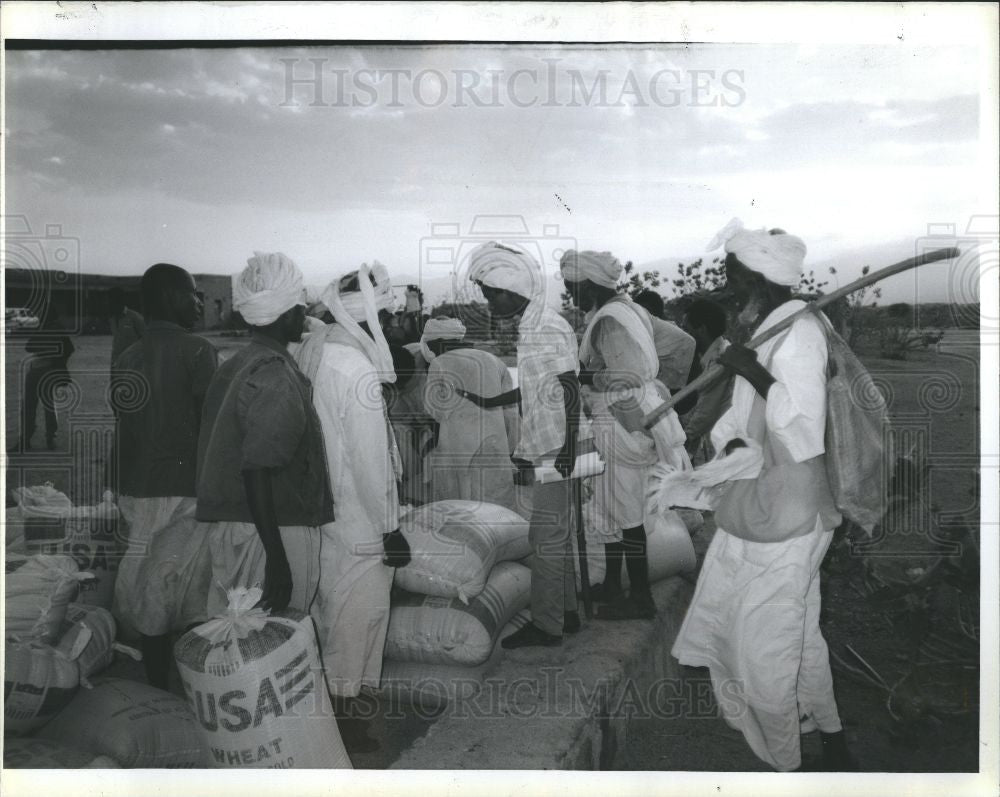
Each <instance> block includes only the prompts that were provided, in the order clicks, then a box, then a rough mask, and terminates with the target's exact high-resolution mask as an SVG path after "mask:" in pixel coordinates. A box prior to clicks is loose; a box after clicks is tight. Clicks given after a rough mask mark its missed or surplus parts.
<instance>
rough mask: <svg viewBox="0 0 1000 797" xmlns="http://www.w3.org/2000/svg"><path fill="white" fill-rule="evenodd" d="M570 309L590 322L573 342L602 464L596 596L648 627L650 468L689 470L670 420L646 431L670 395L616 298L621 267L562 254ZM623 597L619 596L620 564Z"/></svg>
mask: <svg viewBox="0 0 1000 797" xmlns="http://www.w3.org/2000/svg"><path fill="white" fill-rule="evenodd" d="M560 271H561V273H562V277H563V280H564V281H565V283H566V289H567V290H568V291H569V293H570V295H571V296H572V297H573V301H574V303H575V304H576V305H577V306H578V307H580V308H581V309H582V310H584V311H585V312H591V311H593V317H592V318H591V320H590V323H589V324H588V326H587V330H586V332H584V335H583V340H582V341H581V342H580V363H581V382H582V383H583V384H584V385H585V386H587V387H588V388H589V389H588V390H587V391H586V393H585V405H586V407H587V409H588V410H589V414H590V417H591V423H592V427H593V430H594V444H595V446H596V447H597V450H598V451H599V452H600V453H601V456H602V458H603V459H604V461H605V462H606V463H607V465H606V470H605V473H604V475H603V476H602V477H600V478H598V479H597V480H595V485H594V491H595V495H594V499H593V500H594V502H595V509H596V510H597V512H596V514H597V515H598V517H601V516H603V521H602V522H600V526H601V529H600V531H601V532H603V535H604V551H605V562H606V567H605V580H604V583H603V585H601V586H600V587H599V588H598V589H597V590H596V591H595V597H597V598H598V599H599V600H600V601H601V602H602V603H604V604H605V605H603V606H601V607H600V608H599V610H598V613H597V616H598V617H599V618H602V619H609V620H625V619H649V618H652V617H653V616H654V615H655V614H656V607H655V605H654V603H653V597H652V593H651V592H650V587H649V575H648V562H647V557H646V531H645V526H644V522H645V506H646V500H645V493H646V482H647V477H648V472H649V468H650V466H652V465H654V464H655V463H656V462H657V461H660V462H663V463H664V464H666V465H668V466H670V467H673V468H676V469H686V468H689V467H690V461H689V459H688V456H687V452H686V451H685V450H684V432H683V430H682V429H681V426H680V422H679V421H678V420H677V414H676V413H675V412H673V411H671V412H669V413H667V414H666V415H665V416H663V418H661V419H660V421H659V422H658V423H657V424H656V425H655V426H654V427H653V429H652V430H650V431H647V430H646V429H644V428H643V427H642V424H641V419H642V416H643V415H644V414H645V413H647V412H649V411H651V410H652V409H654V408H655V407H657V406H658V405H659V404H660V403H661V402H662V401H663V400H664V399H665V398H666V397H667V396H668V395H669V394H668V393H667V390H666V387H665V386H664V385H663V384H662V383H660V382H659V381H657V379H656V375H657V373H658V371H659V369H660V362H659V358H658V357H657V352H656V347H655V345H654V342H653V329H652V325H651V323H650V318H649V314H648V313H647V312H646V311H645V310H644V309H643V308H641V307H639V306H638V305H635V304H634V303H633V302H632V301H631V299H629V298H628V297H627V296H625V295H623V294H620V293H618V292H617V288H616V286H617V283H618V279H619V277H620V276H621V272H622V266H621V263H620V262H619V261H618V260H617V259H616V258H614V257H613V256H612V255H610V254H609V253H607V252H592V251H583V252H577V251H575V250H569V251H568V252H566V253H565V254H564V255H563V257H562V260H561V262H560ZM623 559H624V563H625V568H626V570H627V572H628V577H629V594H628V596H627V597H626V596H624V595H623V594H622V585H621V570H622V560H623Z"/></svg>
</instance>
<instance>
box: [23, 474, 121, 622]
mask: <svg viewBox="0 0 1000 797" xmlns="http://www.w3.org/2000/svg"><path fill="white" fill-rule="evenodd" d="M36 489H37V488H36ZM15 511H16V524H17V526H18V529H19V531H18V532H17V534H16V535H15V538H14V539H13V540H12V541H11V542H12V543H13V545H8V550H9V551H15V552H23V553H25V554H48V555H55V554H62V555H65V556H71V557H73V559H75V560H76V563H77V564H78V565H79V566H80V570H82V571H87V572H90V573H93V575H94V578H93V579H90V580H88V581H85V582H83V583H81V585H80V594H79V595H78V596H77V598H76V602H77V603H85V604H88V605H91V606H101V607H103V608H105V609H110V608H111V603H112V600H113V598H114V593H115V576H116V575H117V573H118V565H119V563H120V562H121V558H122V550H123V546H122V544H121V541H120V538H119V524H120V522H121V521H120V515H119V512H118V507H117V506H116V505H115V503H114V501H113V498H112V495H111V494H110V493H105V496H104V500H103V501H102V502H101V503H100V504H96V505H94V506H78V507H72V506H71V507H70V508H69V509H67V510H60V511H59V512H54V511H51V510H47V509H46V510H44V511H43V510H40V509H39V508H38V507H36V506H30V505H27V504H24V503H22V504H21V506H19V507H17V509H16V510H15ZM8 528H9V527H8Z"/></svg>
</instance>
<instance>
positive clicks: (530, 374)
mask: <svg viewBox="0 0 1000 797" xmlns="http://www.w3.org/2000/svg"><path fill="white" fill-rule="evenodd" d="M469 279H470V280H472V281H473V282H474V283H476V284H478V285H479V286H480V287H481V288H482V290H483V294H484V295H485V296H486V301H487V302H489V306H490V313H491V315H492V316H493V317H494V318H514V317H518V316H519V317H520V319H521V321H520V324H519V325H518V341H517V374H518V382H519V385H518V387H517V388H515V389H513V390H509V391H507V392H506V393H501V394H499V395H495V396H492V397H489V398H485V397H483V396H479V395H476V394H473V393H471V392H468V391H465V390H461V389H460V390H458V391H456V392H457V393H458V395H460V396H463V397H465V398H467V399H468V400H469V401H471V402H473V403H474V404H478V405H479V406H480V407H484V408H492V407H503V406H508V405H513V404H517V403H520V407H521V434H520V438H519V439H518V443H517V448H516V449H515V451H514V461H515V462H516V463H517V464H518V465H519V467H521V468H522V477H521V483H527V482H526V479H530V475H531V473H532V472H533V468H534V466H535V465H537V464H539V463H540V462H542V461H543V460H546V459H551V458H552V457H555V466H556V469H557V470H558V471H559V473H560V474H561V475H562V476H563V477H564V479H563V481H556V482H550V483H548V484H538V483H536V484H535V485H534V488H533V490H532V510H531V521H530V524H529V532H528V533H529V537H530V539H531V545H532V549H533V552H534V556H533V557H532V559H531V622H529V623H528V624H527V625H525V626H524V627H523V628H521V629H520V630H519V631H516V632H515V633H513V634H511V635H510V636H508V637H506V638H505V639H503V640H502V641H501V643H500V644H501V645H502V646H503V647H505V648H518V647H525V646H534V645H543V646H554V645H560V644H562V635H563V633H564V632H565V633H574V632H576V631H578V630H579V628H580V616H579V615H578V614H577V611H576V574H575V570H574V564H573V563H574V558H573V539H572V536H571V533H570V528H571V524H570V520H571V517H572V514H571V513H572V483H571V482H570V481H569V476H570V475H571V474H572V472H573V468H574V466H575V464H576V448H577V436H578V431H579V427H580V386H579V383H578V382H577V378H576V368H577V351H576V335H575V334H574V333H573V329H572V328H571V327H570V325H569V324H568V323H567V322H566V320H565V319H564V318H562V317H561V316H560V315H559V314H558V313H557V312H556V311H555V310H554V309H553V308H551V307H549V306H547V305H546V303H545V291H544V283H543V282H542V270H541V268H540V267H539V265H538V263H536V262H535V260H534V258H532V257H531V256H530V255H529V254H527V253H526V252H523V251H521V250H520V249H517V248H515V247H512V246H507V245H505V244H502V243H496V242H494V241H491V242H490V243H487V244H483V245H482V246H480V247H478V248H477V249H476V250H475V251H473V252H472V254H471V255H470V264H469Z"/></svg>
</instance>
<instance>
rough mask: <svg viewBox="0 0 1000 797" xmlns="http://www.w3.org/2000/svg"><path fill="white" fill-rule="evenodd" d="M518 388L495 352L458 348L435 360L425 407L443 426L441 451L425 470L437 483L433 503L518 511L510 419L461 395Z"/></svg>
mask: <svg viewBox="0 0 1000 797" xmlns="http://www.w3.org/2000/svg"><path fill="white" fill-rule="evenodd" d="M512 384H513V383H512V382H511V378H510V374H508V373H507V366H505V365H504V364H503V363H502V362H501V361H500V359H499V358H497V357H495V356H494V355H492V354H490V353H489V352H485V351H478V350H477V349H455V350H454V351H449V352H445V353H444V354H442V355H440V356H438V357H435V358H434V360H433V361H432V362H431V364H430V367H429V368H428V369H427V386H426V388H425V389H424V409H425V410H426V412H427V414H428V415H430V416H431V417H432V418H434V420H436V421H437V422H438V423H439V424H440V427H439V431H438V444H437V448H436V449H435V450H434V451H433V452H432V453H431V455H430V456H429V457H428V463H427V465H426V466H425V471H424V472H425V476H426V477H427V478H429V479H430V480H431V500H433V501H444V500H448V499H453V498H459V499H463V500H466V501H482V502H486V503H490V504H498V505H500V506H505V507H507V508H508V509H515V510H516V509H517V501H516V499H515V494H514V478H513V467H512V465H511V461H510V452H511V446H510V443H509V441H508V439H507V416H506V415H505V414H504V411H503V410H502V409H500V408H494V409H485V410H484V409H481V408H480V407H477V406H476V405H475V404H473V403H472V402H471V401H466V400H465V399H463V398H461V397H459V396H458V395H457V394H456V393H455V390H456V388H461V389H463V390H467V391H469V392H471V393H476V394H477V395H480V396H495V395H498V394H500V393H506V392H507V391H509V390H511V385H512Z"/></svg>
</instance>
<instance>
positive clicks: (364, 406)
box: [293, 263, 410, 752]
mask: <svg viewBox="0 0 1000 797" xmlns="http://www.w3.org/2000/svg"><path fill="white" fill-rule="evenodd" d="M322 301H323V304H324V305H325V306H326V307H327V308H329V310H330V314H331V315H327V316H326V320H327V321H328V322H329V323H328V325H327V326H325V327H323V328H322V329H317V330H316V331H314V332H311V333H310V334H309V335H308V336H307V338H306V339H305V342H304V343H303V344H302V345H301V346H299V347H297V348H296V349H295V350H294V351H293V354H294V356H295V358H296V360H297V361H298V363H299V364H300V366H301V367H302V370H303V373H305V375H306V376H307V377H308V378H309V379H310V380H312V382H313V403H314V405H315V407H316V412H317V413H318V415H319V419H320V424H321V428H322V435H323V437H322V439H323V441H324V442H325V444H326V445H325V448H326V463H327V469H328V470H329V474H330V486H331V488H332V490H333V499H334V502H335V505H336V507H337V519H336V521H335V522H334V523H330V524H326V525H324V526H323V528H322V539H323V550H322V554H321V563H322V577H321V579H320V584H319V590H318V593H317V607H318V612H317V615H316V617H317V626H318V630H319V639H320V650H321V651H322V655H323V666H324V670H325V673H326V680H327V685H328V686H329V689H330V693H331V694H332V695H333V696H334V697H335V699H336V702H337V707H338V708H339V709H340V711H339V714H340V722H341V732H342V733H343V734H344V741H345V743H346V744H347V747H348V750H352V751H356V752H363V751H365V750H371V749H375V748H377V746H378V743H377V741H376V740H374V739H372V738H370V737H369V736H368V733H367V727H366V726H367V723H365V722H364V721H363V718H362V717H361V716H358V714H359V711H358V705H357V703H356V701H355V700H354V699H355V698H357V697H358V696H359V695H360V694H361V692H362V690H363V689H377V688H378V686H379V682H380V680H381V674H382V651H383V648H384V646H385V635H386V631H387V629H388V625H389V590H390V588H391V587H392V577H393V572H394V568H396V567H404V566H405V565H406V564H407V563H408V562H409V558H410V553H409V547H408V545H407V543H406V539H405V538H404V537H403V535H402V534H401V533H400V531H399V500H398V496H397V491H396V481H397V479H398V478H399V477H400V475H401V473H400V469H399V463H398V460H399V454H398V450H397V448H396V441H395V437H394V436H393V434H392V430H391V427H390V426H389V420H388V416H387V412H386V407H385V403H384V401H383V398H382V384H383V383H392V382H394V381H395V378H396V375H395V370H394V368H393V362H392V356H391V353H390V351H389V347H388V344H387V343H386V341H385V338H384V336H383V334H382V328H381V324H380V318H379V316H380V314H385V313H389V312H390V310H391V308H392V307H393V302H394V299H393V294H392V286H391V283H390V280H389V273H388V271H387V270H386V268H385V266H383V265H381V264H380V263H374V264H373V265H372V267H369V266H368V265H362V266H361V268H360V269H358V270H357V271H354V272H351V273H350V274H347V275H346V276H344V277H340V278H338V279H335V280H333V281H332V282H331V283H330V285H329V286H328V287H327V288H326V290H325V291H324V292H323V294H322Z"/></svg>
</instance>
